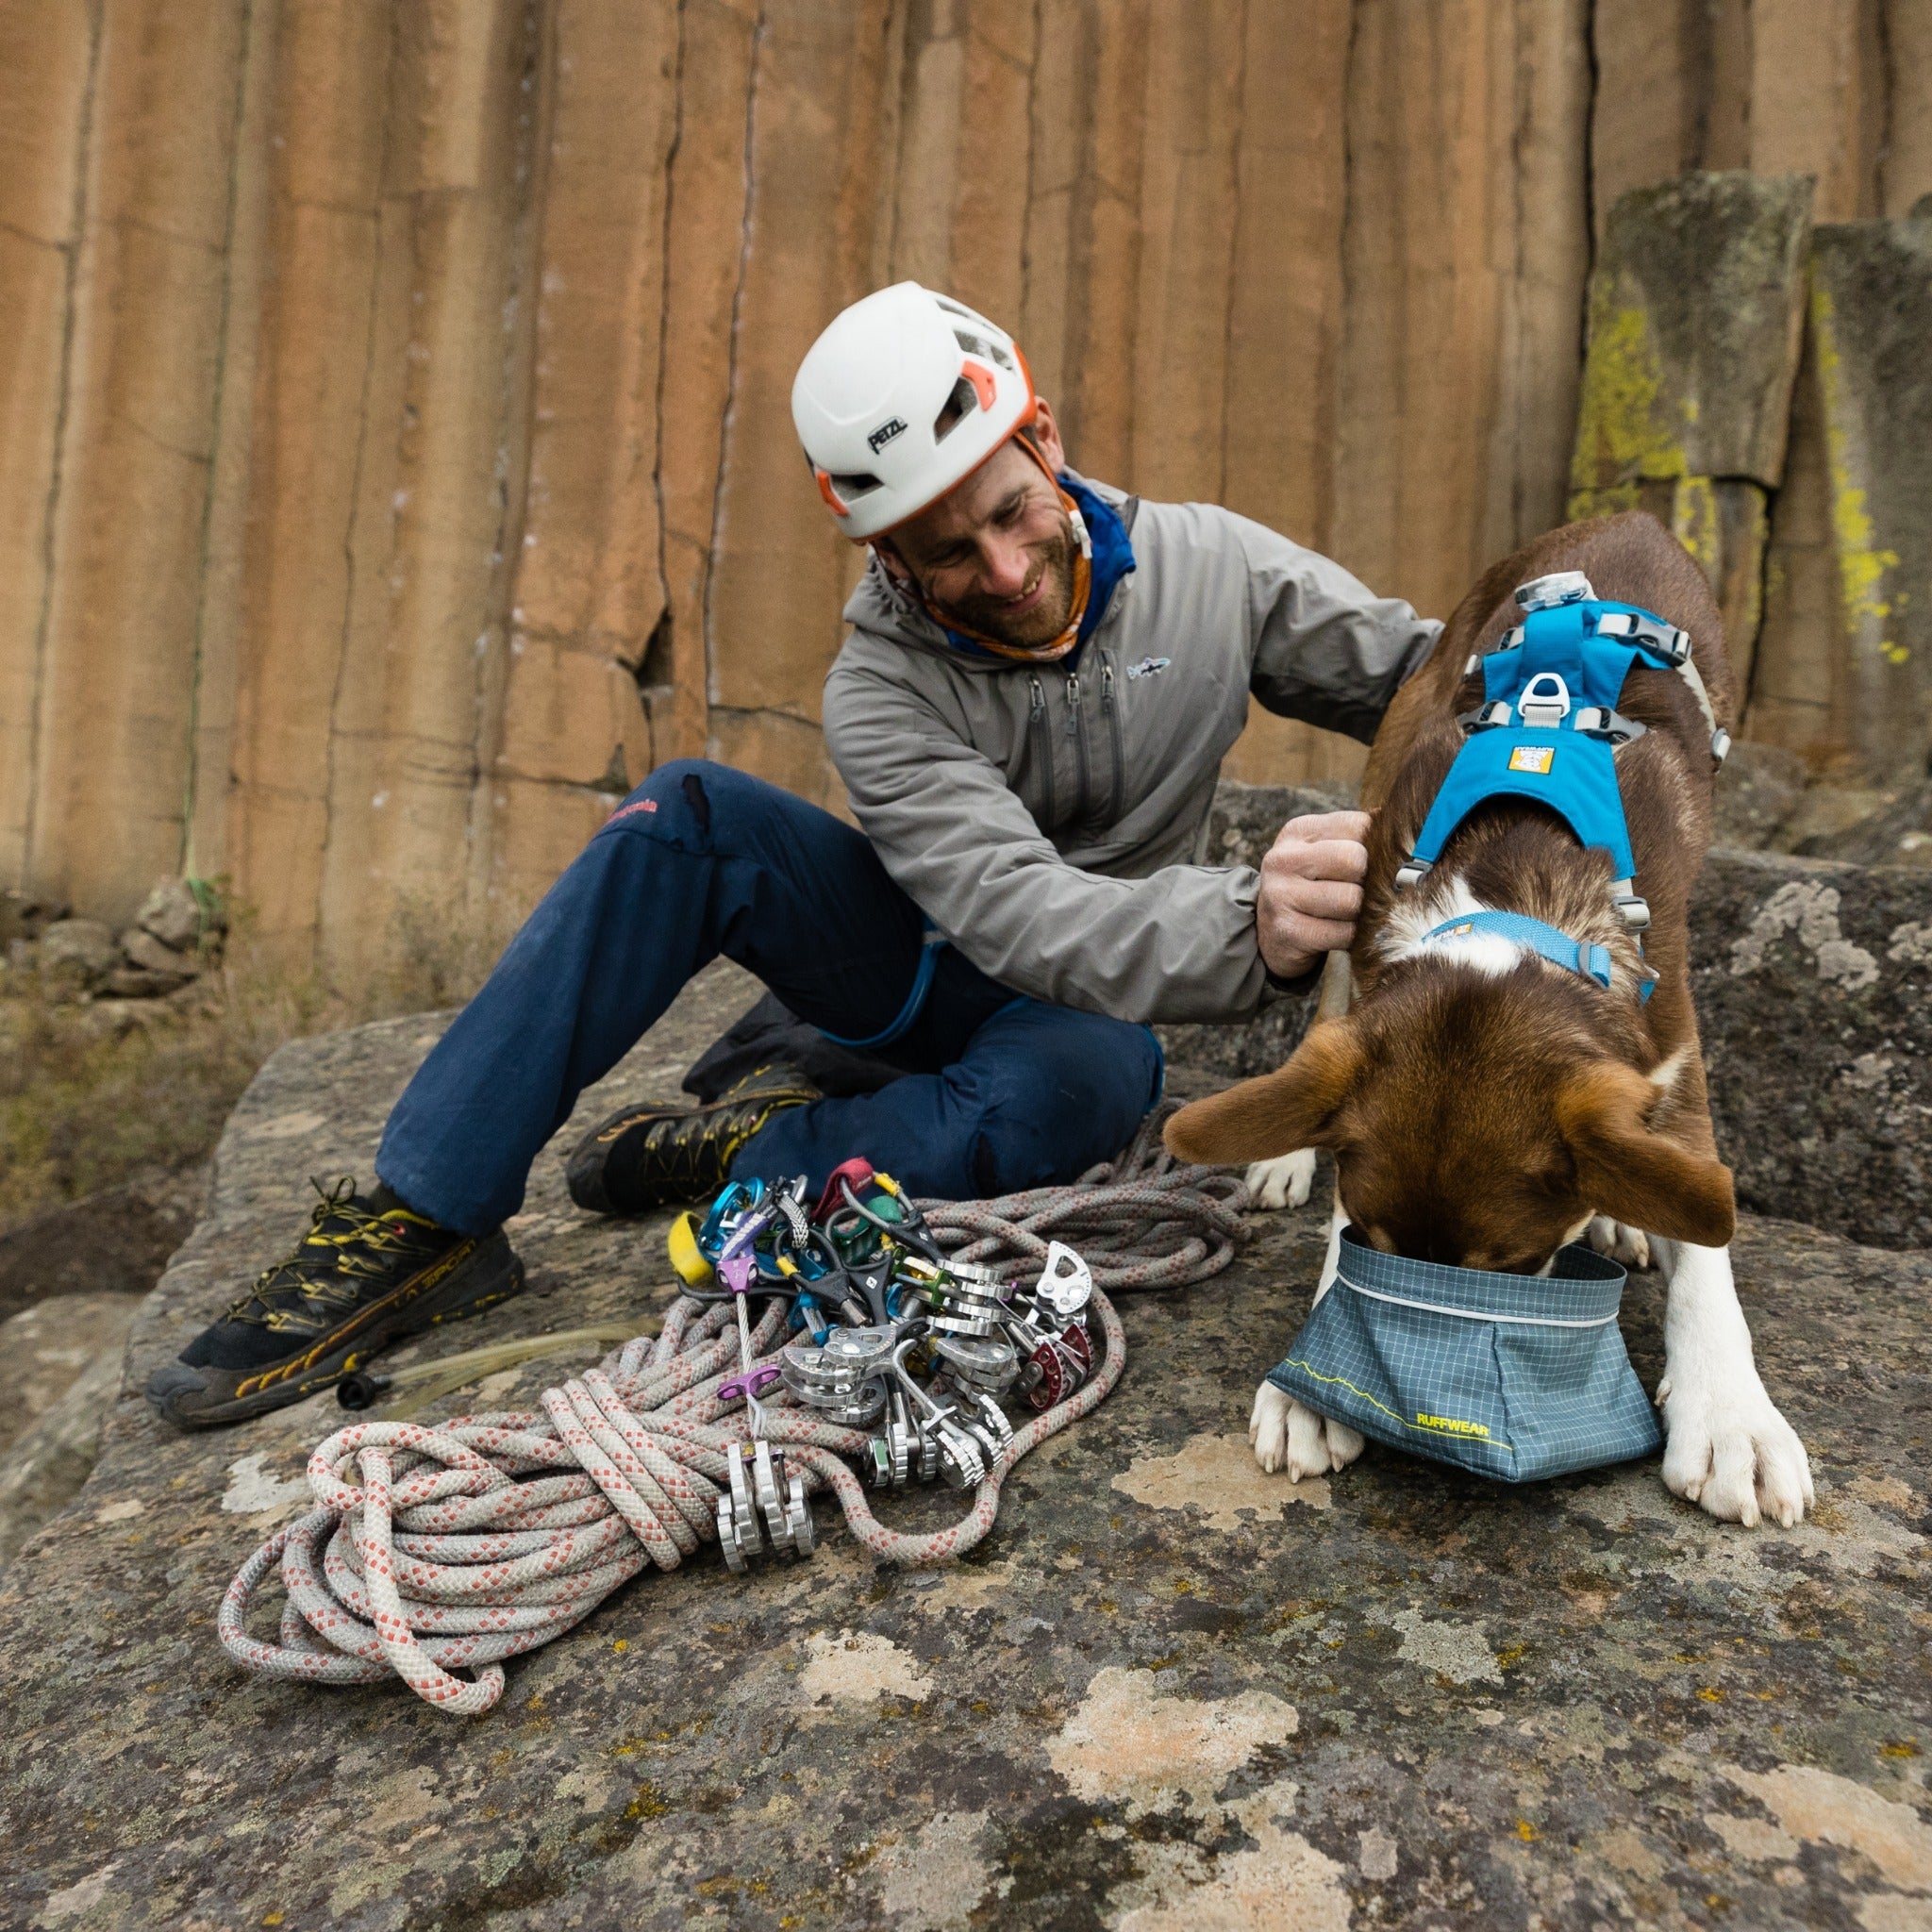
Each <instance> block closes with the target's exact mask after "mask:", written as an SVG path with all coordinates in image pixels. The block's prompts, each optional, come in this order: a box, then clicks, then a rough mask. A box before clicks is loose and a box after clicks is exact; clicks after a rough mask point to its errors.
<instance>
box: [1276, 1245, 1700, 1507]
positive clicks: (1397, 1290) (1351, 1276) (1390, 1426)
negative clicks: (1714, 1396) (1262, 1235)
mask: <svg viewBox="0 0 1932 1932" xmlns="http://www.w3.org/2000/svg"><path fill="white" fill-rule="evenodd" d="M1623 1296H1624V1271H1623V1269H1622V1268H1620V1267H1618V1265H1617V1264H1616V1263H1615V1262H1614V1261H1612V1260H1610V1259H1609V1258H1608V1257H1607V1256H1603V1255H1599V1254H1596V1253H1594V1252H1593V1251H1592V1250H1591V1249H1589V1248H1586V1247H1583V1246H1581V1245H1576V1246H1572V1247H1567V1248H1564V1249H1562V1250H1561V1251H1560V1252H1559V1253H1558V1254H1557V1259H1556V1263H1555V1265H1554V1266H1553V1268H1552V1269H1551V1271H1550V1273H1549V1274H1547V1275H1530V1274H1489V1273H1486V1272H1484V1271H1482V1270H1480V1269H1474V1268H1446V1267H1443V1266H1441V1264H1440V1263H1438V1262H1434V1261H1409V1260H1405V1259H1404V1258H1403V1257H1401V1256H1399V1255H1385V1254H1383V1253H1381V1252H1380V1251H1379V1250H1378V1249H1375V1248H1372V1247H1369V1246H1367V1245H1366V1244H1365V1243H1364V1242H1362V1241H1359V1240H1358V1239H1357V1235H1356V1230H1355V1229H1354V1228H1352V1227H1351V1228H1346V1229H1344V1230H1343V1231H1342V1236H1341V1257H1340V1260H1339V1264H1338V1269H1337V1273H1336V1277H1335V1282H1334V1285H1333V1286H1332V1287H1331V1288H1330V1289H1329V1291H1328V1292H1327V1293H1326V1294H1325V1295H1324V1296H1323V1297H1322V1299H1321V1301H1320V1302H1318V1303H1317V1304H1316V1305H1315V1307H1314V1309H1313V1311H1312V1312H1311V1313H1310V1314H1309V1316H1308V1319H1307V1322H1306V1323H1305V1324H1303V1326H1302V1331H1301V1333H1300V1334H1299V1335H1297V1336H1296V1337H1295V1339H1294V1341H1293V1342H1292V1343H1291V1345H1290V1347H1289V1351H1288V1358H1287V1360H1285V1361H1284V1362H1283V1363H1282V1364H1281V1366H1280V1367H1279V1368H1277V1369H1275V1370H1274V1373H1273V1374H1270V1376H1269V1377H1268V1379H1269V1380H1270V1381H1271V1382H1273V1383H1274V1386H1275V1387H1276V1388H1277V1389H1280V1390H1282V1391H1285V1392H1286V1393H1288V1394H1290V1395H1292V1396H1293V1397H1294V1398H1295V1399H1296V1401H1298V1402H1300V1403H1302V1404H1304V1405H1305V1406H1306V1407H1309V1408H1312V1409H1313V1410H1315V1411H1316V1413H1317V1414H1320V1415H1325V1416H1332V1417H1334V1418H1335V1419H1336V1420H1337V1421H1340V1422H1345V1423H1347V1424H1350V1425H1351V1426H1352V1427H1354V1428H1357V1429H1359V1430H1360V1431H1361V1433H1362V1434H1363V1435H1365V1436H1373V1437H1374V1440H1375V1441H1378V1442H1386V1443H1388V1444H1389V1445H1390V1446H1391V1448H1395V1449H1407V1450H1408V1451H1410V1452H1411V1453H1412V1454H1414V1455H1417V1456H1427V1457H1433V1458H1434V1459H1435V1460H1436V1461H1438V1462H1449V1463H1454V1464H1455V1465H1456V1466H1457V1468H1460V1469H1473V1470H1475V1471H1476V1472H1477V1473H1478V1474H1483V1475H1490V1476H1495V1477H1497V1478H1499V1479H1500V1480H1501V1481H1503V1482H1507V1483H1524V1482H1535V1481H1537V1480H1538V1479H1540V1478H1541V1477H1543V1476H1552V1475H1561V1474H1565V1473H1566V1472H1567V1471H1570V1470H1575V1469H1594V1468H1597V1467H1599V1466H1600V1465H1602V1464H1604V1463H1610V1462H1627V1461H1629V1460H1630V1459H1631V1458H1632V1457H1637V1456H1648V1455H1650V1454H1651V1453H1652V1452H1653V1451H1655V1450H1656V1449H1657V1446H1658V1444H1659V1443H1660V1442H1661V1441H1662V1440H1663V1438H1662V1433H1661V1431H1660V1430H1659V1429H1658V1427H1657V1412H1656V1410H1655V1409H1654V1408H1652V1407H1651V1404H1650V1398H1649V1397H1648V1396H1647V1395H1645V1394H1644V1392H1643V1385H1642V1384H1641V1382H1640V1381H1638V1379H1637V1373H1636V1371H1635V1370H1634V1369H1632V1368H1631V1366H1630V1357H1628V1356H1627V1355H1625V1354H1624V1337H1623V1332H1622V1331H1621V1330H1620V1329H1619V1327H1618V1326H1617V1309H1618V1306H1619V1304H1620V1303H1621V1302H1622V1300H1623Z"/></svg>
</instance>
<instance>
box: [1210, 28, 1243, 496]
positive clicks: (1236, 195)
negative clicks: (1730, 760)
mask: <svg viewBox="0 0 1932 1932" xmlns="http://www.w3.org/2000/svg"><path fill="white" fill-rule="evenodd" d="M1235 44H1236V46H1237V47H1239V48H1240V49H1241V68H1242V84H1241V85H1239V86H1237V87H1236V88H1235V90H1234V131H1233V137H1232V139H1231V140H1230V142H1229V143H1228V171H1227V190H1228V200H1229V204H1230V206H1229V208H1228V216H1227V274H1226V275H1225V277H1224V281H1223V285H1222V286H1223V289H1224V298H1223V301H1222V318H1221V435H1220V438H1219V439H1218V440H1219V442H1220V449H1219V452H1218V454H1219V456H1220V458H1221V474H1220V475H1219V477H1218V478H1217V479H1216V483H1215V491H1214V494H1215V500H1216V501H1217V502H1223V503H1224V502H1225V501H1226V500H1227V444H1228V438H1229V435H1230V434H1231V430H1232V425H1230V423H1229V421H1228V409H1229V401H1230V398H1231V396H1232V394H1233V391H1234V357H1235V341H1234V318H1235V308H1236V304H1235V287H1234V285H1235V277H1236V276H1237V275H1239V274H1240V273H1241V211H1242V200H1243V196H1242V194H1241V187H1242V183H1243V179H1244V175H1245V170H1244V169H1243V166H1242V144H1243V143H1244V142H1245V141H1246V140H1247V135H1248V90H1247V86H1246V84H1245V83H1246V77H1247V76H1246V69H1247V52H1248V0H1241V13H1240V15H1239V17H1238V18H1237V20H1236V23H1235Z"/></svg>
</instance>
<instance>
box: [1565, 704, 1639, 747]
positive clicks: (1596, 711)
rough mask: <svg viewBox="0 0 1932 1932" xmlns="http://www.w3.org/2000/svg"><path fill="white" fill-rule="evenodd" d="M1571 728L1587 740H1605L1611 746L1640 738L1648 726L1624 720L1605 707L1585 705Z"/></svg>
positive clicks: (1617, 713) (1619, 713)
mask: <svg viewBox="0 0 1932 1932" xmlns="http://www.w3.org/2000/svg"><path fill="white" fill-rule="evenodd" d="M1573 728H1574V729H1575V730H1577V731H1580V732H1582V733H1583V734H1584V736H1585V737H1587V738H1607V739H1608V740H1609V741H1610V742H1611V743H1612V744H1613V745H1618V744H1628V743H1630V742H1631V741H1632V740H1633V739H1638V738H1641V737H1642V736H1643V734H1644V733H1645V732H1646V731H1648V730H1649V729H1650V726H1649V725H1647V724H1639V723H1638V722H1637V720H1636V719H1635V718H1626V717H1624V714H1623V712H1621V711H1613V710H1611V709H1609V708H1608V707H1607V706H1604V705H1585V706H1584V707H1583V708H1582V709H1581V710H1579V711H1578V712H1577V714H1576V723H1575V725H1574V727H1573Z"/></svg>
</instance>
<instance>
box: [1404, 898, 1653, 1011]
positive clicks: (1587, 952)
mask: <svg viewBox="0 0 1932 1932" xmlns="http://www.w3.org/2000/svg"><path fill="white" fill-rule="evenodd" d="M1477 933H1493V934H1495V935H1496V937H1497V938H1498V939H1505V940H1513V941H1515V942H1516V944H1518V945H1519V946H1527V947H1528V948H1529V950H1530V951H1531V952H1532V953H1535V954H1538V955H1539V956H1540V957H1541V958H1545V959H1547V960H1549V962H1550V963H1551V964H1552V965H1553V966H1560V967H1562V968H1563V970H1564V971H1565V972H1566V973H1580V974H1583V976H1584V977H1585V978H1586V979H1593V980H1595V981H1596V983H1597V984H1598V985H1599V986H1601V987H1604V988H1606V989H1607V988H1608V986H1609V983H1610V949H1609V948H1608V947H1607V946H1598V945H1585V944H1583V943H1582V942H1581V941H1577V940H1573V939H1572V938H1571V937H1570V935H1569V934H1568V933H1567V932H1559V931H1558V930H1557V927H1555V926H1554V925H1546V924H1544V923H1543V922H1542V921H1541V919H1531V918H1530V917H1529V916H1528V914H1526V913H1523V912H1466V913H1464V914H1463V915H1462V916H1461V917H1460V918H1457V919H1445V920H1444V921H1443V922H1442V923H1441V925H1438V926H1434V927H1432V928H1431V929H1430V930H1429V931H1427V932H1425V933H1424V935H1423V941H1422V942H1423V944H1424V945H1425V946H1430V945H1434V944H1435V943H1436V941H1438V940H1458V939H1463V938H1466V937H1469V936H1472V935H1474V934H1477ZM1656 988H1657V974H1655V973H1652V972H1650V971H1648V970H1647V969H1646V971H1645V972H1644V974H1643V977H1642V978H1641V980H1640V981H1639V983H1638V997H1639V999H1643V1000H1647V999H1648V998H1649V997H1650V996H1651V994H1652V992H1653V991H1656Z"/></svg>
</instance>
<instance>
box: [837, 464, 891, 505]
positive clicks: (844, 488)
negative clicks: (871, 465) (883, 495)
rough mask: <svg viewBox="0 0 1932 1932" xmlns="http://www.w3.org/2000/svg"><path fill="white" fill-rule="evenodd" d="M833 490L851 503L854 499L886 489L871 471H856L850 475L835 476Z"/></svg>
mask: <svg viewBox="0 0 1932 1932" xmlns="http://www.w3.org/2000/svg"><path fill="white" fill-rule="evenodd" d="M832 488H833V489H834V490H836V491H838V492H839V494H840V495H841V496H842V497H844V498H845V500H846V501H847V502H848V503H849V502H850V501H851V500H852V499H853V498H855V497H858V496H864V495H866V494H868V493H869V492H870V491H874V490H882V489H884V488H885V486H884V484H882V483H881V482H880V481H879V479H878V478H877V477H876V476H874V475H873V473H872V472H871V471H870V470H855V471H853V472H851V473H849V474H848V475H842V476H841V475H837V474H834V475H833V477H832Z"/></svg>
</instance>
